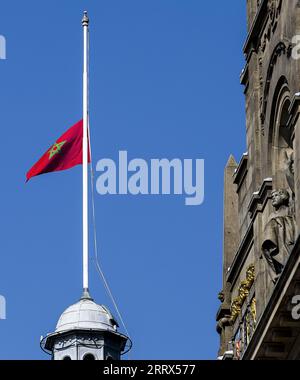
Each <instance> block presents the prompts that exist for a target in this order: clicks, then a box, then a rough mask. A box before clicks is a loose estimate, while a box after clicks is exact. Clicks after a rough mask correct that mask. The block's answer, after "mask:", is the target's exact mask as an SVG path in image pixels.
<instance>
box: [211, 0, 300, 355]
mask: <svg viewBox="0 0 300 380" xmlns="http://www.w3.org/2000/svg"><path fill="white" fill-rule="evenodd" d="M247 15H248V16H247V20H248V35H247V38H246V41H245V45H244V54H245V58H246V66H245V68H244V70H243V71H242V74H241V83H242V84H243V85H244V93H245V99H246V136H247V138H246V146H247V148H246V149H247V152H246V153H245V154H244V155H243V157H242V159H241V160H240V162H239V163H238V164H237V163H236V162H235V161H234V159H233V157H231V158H230V160H229V162H228V164H227V166H226V170H225V192H224V248H223V289H222V291H221V292H220V294H219V299H220V301H221V306H220V308H219V310H218V313H217V331H218V332H219V334H220V337H221V343H220V350H219V357H220V358H222V359H235V360H239V359H245V360H247V359H250V360H256V359H260V360H266V359H300V313H299V311H300V307H299V306H297V304H298V303H300V296H299V295H300V254H299V253H300V235H299V233H300V186H299V184H300V118H299V114H300V49H299V42H300V36H299V35H300V7H299V1H298V0H288V1H283V0H247ZM297 44H298V45H297Z"/></svg>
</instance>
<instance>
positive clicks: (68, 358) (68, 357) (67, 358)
mask: <svg viewBox="0 0 300 380" xmlns="http://www.w3.org/2000/svg"><path fill="white" fill-rule="evenodd" d="M63 360H72V359H71V357H70V356H65V357H63Z"/></svg>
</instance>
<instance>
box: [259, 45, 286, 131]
mask: <svg viewBox="0 0 300 380" xmlns="http://www.w3.org/2000/svg"><path fill="white" fill-rule="evenodd" d="M289 52H290V48H289V46H287V45H286V44H285V43H284V42H282V41H280V42H279V43H278V44H277V45H276V47H275V49H274V50H273V53H272V56H271V59H270V63H269V67H268V71H267V75H266V78H265V79H264V78H263V77H262V76H260V85H261V86H263V84H264V83H265V87H264V90H263V95H262V96H261V97H260V121H261V133H262V135H263V136H264V134H265V127H264V125H265V120H266V111H267V106H268V100H269V92H270V86H271V81H272V76H273V72H274V68H275V66H276V64H277V61H278V58H279V57H281V56H282V55H286V54H287V55H289V54H290V53H289ZM262 62H263V60H262V58H260V60H259V64H260V71H262V69H261V66H262Z"/></svg>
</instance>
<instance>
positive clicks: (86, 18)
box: [82, 11, 89, 26]
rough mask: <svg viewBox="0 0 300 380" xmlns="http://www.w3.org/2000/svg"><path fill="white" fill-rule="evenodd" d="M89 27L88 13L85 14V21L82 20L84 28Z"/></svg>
mask: <svg viewBox="0 0 300 380" xmlns="http://www.w3.org/2000/svg"><path fill="white" fill-rule="evenodd" d="M88 25H89V17H88V13H87V11H84V12H83V19H82V26H88Z"/></svg>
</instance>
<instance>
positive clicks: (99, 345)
mask: <svg viewBox="0 0 300 380" xmlns="http://www.w3.org/2000/svg"><path fill="white" fill-rule="evenodd" d="M117 328H118V324H117V322H116V320H115V318H114V317H113V316H112V314H111V313H110V312H109V310H108V309H107V308H106V307H105V306H102V305H97V304H96V303H95V302H94V301H93V299H92V298H91V297H90V296H89V295H87V294H85V295H84V296H83V297H82V298H81V299H80V300H79V301H78V302H77V303H75V304H74V305H72V306H70V307H68V308H67V309H66V310H65V311H64V312H63V313H62V315H61V316H60V318H59V320H58V322H57V325H56V329H55V332H54V333H51V334H48V335H47V336H46V337H45V338H43V339H42V340H41V347H42V349H43V350H44V351H45V352H47V353H50V354H51V356H52V359H53V360H120V358H121V354H122V352H124V350H125V346H126V342H127V340H128V338H127V337H126V336H125V335H123V334H120V333H118V331H117Z"/></svg>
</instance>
